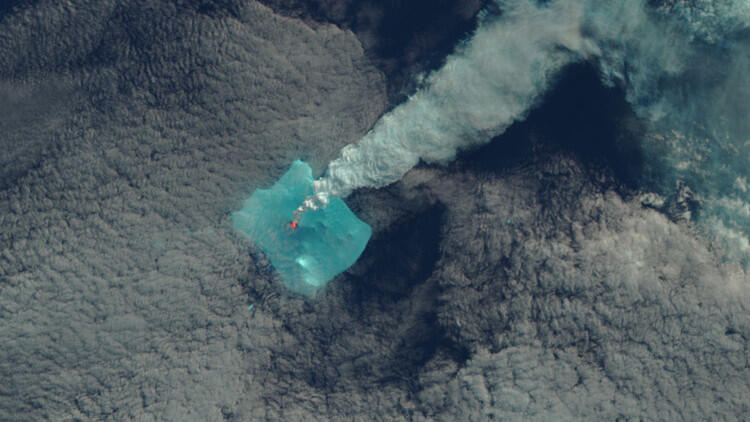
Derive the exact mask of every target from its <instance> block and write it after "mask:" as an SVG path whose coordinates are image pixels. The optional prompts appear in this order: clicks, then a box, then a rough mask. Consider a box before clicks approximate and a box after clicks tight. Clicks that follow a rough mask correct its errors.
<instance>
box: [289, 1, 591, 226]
mask: <svg viewBox="0 0 750 422" xmlns="http://www.w3.org/2000/svg"><path fill="white" fill-rule="evenodd" d="M501 3H502V5H503V13H502V15H501V16H500V17H497V16H490V14H489V13H484V14H483V15H482V16H480V18H479V25H478V29H477V31H476V33H475V34H474V36H473V38H472V39H471V40H469V41H468V42H466V43H464V44H463V45H461V46H459V47H458V51H457V52H456V53H455V54H453V55H452V56H450V57H449V58H448V59H447V60H446V64H445V66H443V67H442V68H441V69H440V70H438V71H436V72H434V73H433V74H431V75H430V76H429V77H427V79H426V81H425V86H426V88H425V89H423V90H420V91H418V92H417V93H416V94H414V95H413V96H412V97H411V98H409V100H408V101H406V102H405V103H403V104H402V105H400V106H398V107H396V108H395V109H393V110H392V111H391V112H389V113H387V114H386V115H384V116H383V117H382V118H381V119H380V120H379V121H378V122H377V123H376V124H375V126H374V127H373V129H372V130H371V131H370V132H369V133H367V134H366V135H365V136H364V137H363V138H362V139H361V140H360V141H359V143H358V144H356V145H348V146H346V147H345V148H344V149H343V150H342V151H341V156H340V157H339V158H337V159H336V160H334V161H332V162H331V163H330V164H329V166H328V171H327V173H326V175H325V176H324V177H323V178H321V179H319V180H317V181H316V182H315V184H314V188H315V192H316V194H315V196H314V197H311V198H308V199H307V200H306V201H305V206H306V207H307V208H313V209H314V208H317V207H318V206H320V205H325V203H326V202H327V198H328V197H329V196H331V195H335V196H341V197H344V196H347V195H349V194H350V193H351V192H352V190H354V189H357V188H360V187H365V186H368V187H381V186H385V185H388V184H390V183H393V182H395V181H397V180H399V179H400V178H401V177H402V176H403V175H404V174H405V173H406V172H407V171H409V169H411V168H412V167H414V166H415V165H416V164H417V163H418V162H419V160H420V159H421V160H424V161H427V162H445V161H448V160H450V159H452V158H453V157H454V156H455V154H456V151H457V149H458V148H460V147H466V146H470V145H474V144H478V143H483V142H487V141H488V140H489V139H491V138H492V137H493V136H495V135H497V134H499V133H501V132H502V131H504V130H505V129H506V128H507V127H508V126H509V125H510V124H511V123H513V122H514V121H515V120H517V119H519V118H522V117H523V116H524V114H525V113H526V112H527V111H528V110H529V108H530V107H531V106H533V105H534V104H535V103H536V101H537V100H538V99H539V97H540V95H541V94H542V93H543V92H544V90H545V88H546V87H547V86H548V85H549V84H550V79H551V78H553V77H554V75H555V74H556V73H557V72H558V71H559V70H560V69H561V68H562V67H563V66H564V65H566V64H568V63H570V62H571V61H574V60H578V59H580V58H582V57H583V55H584V54H585V51H586V49H585V48H584V44H585V41H584V39H583V38H582V37H581V34H580V32H579V30H580V28H581V19H582V12H583V10H582V9H581V7H580V6H579V5H577V4H574V3H571V4H567V3H563V2H557V3H553V4H549V5H547V6H538V5H536V4H534V3H533V2H531V1H511V2H501ZM301 211H303V207H300V210H298V212H301Z"/></svg>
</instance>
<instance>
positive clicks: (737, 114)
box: [297, 0, 750, 263]
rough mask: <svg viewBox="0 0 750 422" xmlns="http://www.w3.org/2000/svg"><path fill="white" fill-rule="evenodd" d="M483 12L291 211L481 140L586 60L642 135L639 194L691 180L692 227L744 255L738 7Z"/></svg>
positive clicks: (749, 153)
mask: <svg viewBox="0 0 750 422" xmlns="http://www.w3.org/2000/svg"><path fill="white" fill-rule="evenodd" d="M495 3H496V4H497V6H499V9H500V10H502V13H501V14H500V15H499V16H498V15H496V14H495V15H493V14H491V13H489V12H485V13H483V15H481V16H480V19H479V24H478V27H477V30H476V32H475V34H474V35H473V37H472V38H471V39H469V40H467V41H466V42H464V43H463V44H462V45H460V46H459V47H458V48H457V51H456V53H454V54H453V55H451V56H450V57H448V58H447V59H446V64H445V65H444V66H443V67H442V68H441V69H439V70H437V71H435V72H434V73H432V74H431V75H429V76H428V77H427V78H426V80H425V81H424V82H425V83H424V88H423V89H422V90H420V91H418V92H417V93H415V94H414V95H413V96H412V97H411V98H410V99H409V100H408V101H406V102H405V103H403V104H401V105H400V106H398V107H396V108H395V109H393V110H392V111H390V112H389V113H387V114H386V115H384V116H383V117H382V118H381V119H380V120H379V121H378V122H377V123H376V124H375V126H374V127H373V128H372V130H371V131H370V132H369V133H367V134H366V135H365V136H364V137H363V138H362V139H361V140H360V141H359V142H358V143H357V144H353V145H349V146H347V147H345V148H344V149H343V150H342V151H341V155H340V156H339V157H338V158H337V159H335V160H334V161H332V162H331V163H330V164H329V167H328V170H327V172H326V173H325V175H324V176H323V177H322V178H320V179H318V180H317V181H315V183H314V189H315V195H314V196H312V197H309V198H307V200H306V201H305V203H304V204H303V206H301V207H300V208H299V209H298V210H297V215H298V214H299V213H301V212H304V210H305V209H307V208H316V207H318V206H321V205H325V204H326V202H327V198H328V197H329V196H332V195H334V196H341V197H345V196H347V195H348V194H349V193H351V192H352V191H353V190H354V189H357V188H360V187H381V186H385V185H388V184H390V183H393V182H395V181H397V180H399V179H400V178H401V177H402V176H403V175H404V174H405V173H406V172H407V171H408V170H409V169H411V168H412V167H413V166H415V165H416V164H417V163H418V162H419V160H424V161H426V162H445V161H448V160H450V159H452V158H453V157H454V156H455V154H456V151H457V150H458V149H460V148H464V147H469V146H472V145H476V144H479V143H483V142H487V141H489V140H490V139H492V138H493V137H494V136H496V135H498V134H500V133H502V132H503V131H504V130H505V129H506V128H507V127H508V126H509V125H510V124H512V123H513V122H514V121H516V120H518V119H522V118H524V116H525V115H526V113H528V111H529V109H530V108H532V107H533V106H534V105H535V104H536V103H537V102H538V100H539V99H540V97H541V95H542V94H543V93H544V91H545V90H546V89H547V88H548V87H549V85H550V84H551V83H552V82H553V81H554V78H555V75H556V74H558V72H559V70H560V69H561V68H563V67H564V66H565V65H567V64H569V63H572V62H574V61H580V60H589V61H592V62H594V63H596V64H597V65H598V67H599V68H600V70H601V75H602V79H603V80H604V81H605V83H617V84H621V85H622V86H624V87H625V89H626V92H627V99H628V101H629V102H630V103H631V104H632V105H633V108H634V109H635V111H636V112H637V113H638V114H639V115H640V116H642V117H643V118H644V120H645V122H646V124H647V125H648V126H649V131H650V134H649V137H648V140H649V142H647V143H646V145H644V148H645V151H644V152H645V153H646V155H647V156H648V157H651V164H652V166H653V167H654V168H656V170H655V171H653V172H652V173H654V174H659V175H660V176H659V177H660V179H659V180H655V179H654V180H647V182H649V183H652V184H653V185H652V186H651V188H655V189H661V190H668V189H673V187H674V183H675V182H676V181H678V180H681V181H684V182H686V183H687V184H689V185H690V186H691V187H692V188H693V189H694V190H695V191H697V192H698V193H699V194H700V195H701V196H702V198H703V199H705V204H704V205H705V206H704V209H705V215H704V220H705V221H709V220H711V219H712V218H713V219H714V220H716V221H714V223H715V224H713V225H714V226H715V227H718V228H719V229H720V230H723V231H725V232H727V233H728V235H727V236H725V237H726V238H734V239H740V240H738V241H735V242H734V243H735V244H736V245H738V246H737V247H740V248H745V249H746V251H747V254H748V256H750V246H748V245H750V243H749V242H748V233H750V213H749V212H748V211H747V210H748V209H750V205H748V202H747V180H748V179H750V174H748V173H750V166H749V165H748V162H750V118H748V117H750V116H748V110H747V109H748V104H750V83H749V82H748V76H747V75H748V74H749V73H750V72H748V71H750V2H749V1H747V0H734V1H732V0H713V1H712V0H694V1H691V2H685V1H676V0H662V1H656V0H648V1H647V0H610V1H599V0H551V1H539V2H537V1H534V0H497V1H496V2H495ZM670 186H671V187H670ZM729 208H731V209H729ZM711 221H713V220H711ZM729 232H731V233H729ZM743 242H744V243H743ZM743 245H744V246H743ZM748 263H750V260H748Z"/></svg>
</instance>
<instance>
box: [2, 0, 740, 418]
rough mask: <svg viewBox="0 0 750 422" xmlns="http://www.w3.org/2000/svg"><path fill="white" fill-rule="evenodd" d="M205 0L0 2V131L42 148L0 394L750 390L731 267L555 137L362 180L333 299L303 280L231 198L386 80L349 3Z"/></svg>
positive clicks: (334, 134) (728, 411) (328, 407)
mask: <svg viewBox="0 0 750 422" xmlns="http://www.w3.org/2000/svg"><path fill="white" fill-rule="evenodd" d="M73 10H75V11H76V13H73V12H72V11H73ZM200 10H204V9H201V8H200V7H196V8H179V9H178V8H175V7H173V6H169V5H159V4H158V3H154V4H153V5H152V6H150V7H143V6H142V5H138V6H137V7H136V6H128V4H127V3H125V4H122V3H117V4H115V3H106V2H105V3H97V6H92V5H89V4H87V3H85V2H82V3H76V5H75V7H73V6H66V4H58V3H57V2H43V1H41V2H38V3H37V4H36V5H35V6H34V7H30V8H28V9H24V10H22V11H21V12H19V13H16V14H10V15H7V16H5V17H3V20H2V21H0V33H1V34H3V37H4V38H3V39H4V40H12V42H2V43H0V45H1V46H2V47H0V48H2V49H3V51H4V52H7V53H8V54H0V57H2V59H0V60H4V62H3V66H0V69H2V70H0V77H1V78H2V85H1V86H2V89H1V90H0V91H1V92H2V93H3V95H4V96H5V98H8V99H9V100H7V101H6V102H5V103H4V104H3V106H2V107H4V109H3V110H7V111H8V113H6V114H5V115H4V116H3V117H2V118H0V124H2V125H3V128H4V132H3V133H2V134H0V143H2V145H4V146H7V149H8V150H10V151H12V154H13V157H16V158H14V159H12V160H11V159H10V158H4V160H6V161H5V162H7V163H9V164H10V163H11V162H14V163H16V162H17V163H18V164H17V165H18V167H17V168H18V169H23V171H15V170H14V173H13V174H14V176H13V177H12V178H10V177H9V178H8V179H5V180H7V183H6V185H5V187H3V188H2V191H0V209H2V211H0V337H2V338H3V339H4V342H3V346H2V347H0V379H2V380H3V382H2V383H0V419H2V420H8V421H26V420H29V421H31V420H34V421H37V420H55V421H74V420H82V421H88V420H91V421H99V420H139V421H149V420H153V421H157V420H159V421H160V420H179V421H192V420H195V421H206V420H208V421H226V420H229V421H233V420H235V421H244V420H284V421H296V420H301V421H314V420H321V421H328V420H334V421H337V420H341V421H349V420H378V419H380V420H393V421H397V420H488V419H490V415H494V417H495V418H496V419H500V420H513V419H516V420H529V419H534V420H544V419H554V420H575V419H578V420H580V419H588V420H601V419H615V418H616V417H618V416H620V417H622V418H632V419H636V418H642V419H647V420H648V419H698V420H701V419H703V420H705V419H711V418H714V419H727V420H732V419H741V418H742V417H743V415H744V414H746V413H747V412H748V409H747V405H746V404H744V401H743V400H742V399H743V397H747V396H748V389H749V388H750V386H749V381H748V380H750V374H748V368H750V367H749V366H748V362H747V356H748V355H747V339H748V338H750V325H749V321H748V310H747V305H745V304H746V303H747V300H746V293H745V290H744V288H745V286H746V285H747V280H746V279H745V278H744V277H745V276H744V275H743V273H742V272H741V271H740V269H739V268H737V267H734V266H732V265H731V264H727V263H722V262H721V259H719V258H718V257H717V256H716V255H715V252H714V251H713V250H712V248H711V245H710V244H709V245H707V244H706V242H705V240H702V239H700V238H698V237H696V236H695V234H694V233H693V232H692V228H691V227H690V226H689V224H688V223H685V222H681V223H679V224H677V223H674V222H672V221H670V220H669V219H667V218H666V217H664V216H663V215H662V214H660V213H658V212H656V211H654V210H652V209H646V208H644V207H642V206H641V204H640V201H639V199H638V196H637V195H635V194H632V193H631V194H632V195H627V194H625V193H622V194H621V193H617V192H615V191H613V190H612V189H611V188H610V187H609V186H611V185H612V184H613V180H611V176H609V175H608V174H607V173H606V172H600V171H599V170H591V169H588V168H587V167H586V166H585V165H584V164H581V162H580V161H579V160H577V159H574V158H571V157H569V156H567V155H565V154H562V153H558V152H554V153H549V154H546V155H545V153H544V151H543V150H544V148H542V147H540V148H539V149H540V150H542V151H538V150H537V149H534V151H536V152H534V154H537V155H534V156H531V157H527V158H528V159H527V160H526V159H524V160H521V162H520V164H518V165H510V166H508V167H507V168H505V169H503V170H502V171H499V172H497V173H492V174H486V173H480V172H477V171H473V170H467V169H462V167H461V165H460V163H459V165H457V166H455V167H450V168H440V169H435V168H419V169H417V170H413V171H411V172H409V173H408V174H407V176H406V178H405V179H404V180H403V181H401V182H399V183H397V184H395V185H393V186H391V187H389V188H386V189H382V190H378V191H368V190H364V191H361V192H358V193H356V194H355V195H354V196H353V197H351V198H350V205H351V206H352V208H353V209H354V210H355V211H356V212H357V214H358V215H359V216H360V217H362V218H363V219H364V220H366V221H367V222H368V223H370V224H372V226H373V227H374V229H375V231H376V235H375V237H374V239H373V241H372V244H371V246H372V247H371V248H370V249H369V250H368V251H366V252H365V254H364V255H363V257H362V260H361V261H360V262H359V263H358V264H357V265H355V266H354V267H353V268H352V269H351V270H350V271H349V272H347V273H345V274H344V275H342V276H341V277H339V278H337V279H336V280H335V281H334V282H333V283H332V284H331V285H330V286H329V288H328V289H327V290H326V291H325V292H323V294H321V295H320V297H318V298H316V299H314V300H309V299H305V298H301V297H298V296H295V295H293V294H291V293H289V292H287V291H285V290H284V289H283V288H282V287H281V285H280V282H279V280H278V279H277V276H276V275H275V274H274V273H273V269H272V268H270V266H269V265H268V262H267V261H266V260H265V259H264V258H263V257H262V255H260V254H259V253H258V251H257V250H256V249H255V248H254V247H253V246H252V245H249V244H246V243H244V242H243V241H242V240H240V239H239V238H238V237H237V236H236V235H235V234H234V233H233V232H232V230H231V224H230V223H229V219H228V215H227V213H228V211H230V210H233V209H236V208H237V207H238V206H239V204H240V201H241V200H242V198H244V197H246V196H247V195H248V194H249V193H250V192H251V191H252V190H253V189H254V188H255V187H258V186H263V187H265V186H268V185H269V184H271V183H272V182H273V181H275V180H276V178H277V177H278V176H279V175H280V174H282V173H283V171H285V170H286V168H287V167H288V165H289V163H290V162H291V160H293V159H294V158H298V157H300V158H304V159H306V160H308V161H309V162H312V163H313V164H314V165H315V167H316V170H317V171H319V172H320V171H322V170H323V168H324V166H325V164H326V163H327V162H328V161H329V160H330V159H331V158H333V157H334V156H335V155H336V154H337V153H338V151H339V149H340V148H341V147H342V146H343V145H345V144H347V143H349V142H351V141H352V140H354V139H357V138H358V137H359V136H361V135H362V134H363V133H364V132H365V131H366V130H367V128H369V127H370V126H371V125H372V123H373V122H374V121H375V120H376V119H377V117H378V116H379V115H380V114H381V113H382V112H383V110H384V109H385V108H386V88H385V81H384V78H383V76H382V75H381V73H380V72H379V71H378V70H377V69H375V68H374V67H372V66H371V64H370V62H369V61H368V60H367V59H366V58H365V54H364V51H363V49H362V47H361V45H360V44H359V42H358V41H357V39H356V38H355V37H354V36H353V35H352V34H351V33H349V32H346V31H342V30H340V29H337V28H336V27H333V26H326V25H322V26H313V27H310V26H307V25H305V24H303V23H301V22H299V21H297V20H294V19H289V18H284V17H280V16H277V15H275V14H274V13H272V12H271V11H270V10H269V9H267V8H265V7H262V6H259V5H257V4H255V3H250V4H248V5H247V6H245V7H241V8H239V9H237V8H232V9H231V10H230V11H228V12H227V13H219V12H221V10H219V11H218V12H216V13H213V12H212V13H208V14H206V13H201V12H200ZM230 12H231V13H230ZM29 28H34V31H35V32H34V31H30V30H29ZM34 34H46V35H49V38H48V41H44V39H43V38H41V37H40V35H34ZM42 52H43V53H44V54H46V55H44V54H42ZM53 87H54V88H53ZM52 99H55V100H54V101H53V100H52ZM58 99H59V100H58ZM25 137H29V138H31V139H30V141H29V143H26V142H22V141H23V140H24V139H25ZM532 137H533V136H532ZM524 142H526V140H525V139H524ZM535 148H536V147H535ZM34 154H36V155H34ZM26 157H37V158H34V159H33V160H32V161H29V163H33V164H27V163H26V162H25V161H23V160H24V159H25V158H26ZM5 162H4V163H5ZM5 174H11V173H3V177H4V178H5ZM595 181H596V182H595ZM508 220H510V222H509V223H508V222H507V221H508ZM248 304H253V305H254V306H253V309H252V310H249V309H248ZM680 412H682V413H680Z"/></svg>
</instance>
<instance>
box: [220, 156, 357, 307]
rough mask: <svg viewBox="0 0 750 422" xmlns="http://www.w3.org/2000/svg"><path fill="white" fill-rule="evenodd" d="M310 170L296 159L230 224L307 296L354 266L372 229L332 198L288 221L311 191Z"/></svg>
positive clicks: (247, 204) (245, 203)
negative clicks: (297, 221)
mask: <svg viewBox="0 0 750 422" xmlns="http://www.w3.org/2000/svg"><path fill="white" fill-rule="evenodd" d="M312 183H313V178H312V169H311V168H310V166H308V165H307V164H306V163H305V162H303V161H300V160H297V161H295V162H294V163H293V164H292V166H291V168H290V169H289V170H288V171H287V172H286V173H285V174H284V175H283V176H282V177H281V179H279V181H278V182H276V184H274V185H273V186H272V187H271V188H270V189H256V190H255V192H253V194H252V195H251V196H250V198H248V199H246V200H245V202H244V204H243V206H242V209H240V210H239V211H236V212H234V213H232V224H233V225H234V228H235V229H237V231H239V232H240V233H242V234H243V235H245V236H247V237H248V238H249V239H250V240H251V241H252V242H253V243H255V244H256V245H257V246H258V247H259V248H260V249H261V250H262V251H263V252H264V253H265V254H266V256H267V257H268V259H269V260H270V261H271V264H272V265H273V267H274V268H275V269H276V271H278V272H279V275H280V276H281V279H282V280H283V282H284V284H285V285H286V286H287V287H288V288H290V289H291V290H293V291H295V292H298V293H302V294H306V295H310V294H313V293H315V292H316V291H318V290H319V289H320V288H322V287H323V286H325V285H326V284H327V283H328V281H330V280H331V279H332V278H333V277H335V276H336V275H338V274H339V273H341V272H343V271H344V270H346V269H347V268H349V267H350V266H351V265H352V264H354V263H355V262H356V261H357V259H358V258H359V256H360V255H361V254H362V252H363V251H364V250H365V246H366V245H367V242H368V241H369V240H370V235H371V234H372V229H371V228H370V226H369V225H368V224H367V223H365V222H363V221H362V220H360V219H359V218H357V216H356V215H354V213H352V212H351V210H349V207H347V206H346V204H345V203H344V201H343V200H341V199H340V198H336V197H332V198H331V199H330V202H329V203H328V205H327V206H326V207H324V208H321V209H318V210H314V211H313V210H310V211H307V212H306V213H304V214H303V215H302V216H301V217H300V219H299V225H298V226H297V227H296V228H294V229H293V228H292V227H291V226H290V223H291V221H292V216H293V215H294V210H295V209H297V207H298V206H299V205H300V204H301V203H302V201H303V200H304V199H305V198H306V197H307V196H309V195H312V194H313V187H312Z"/></svg>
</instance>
